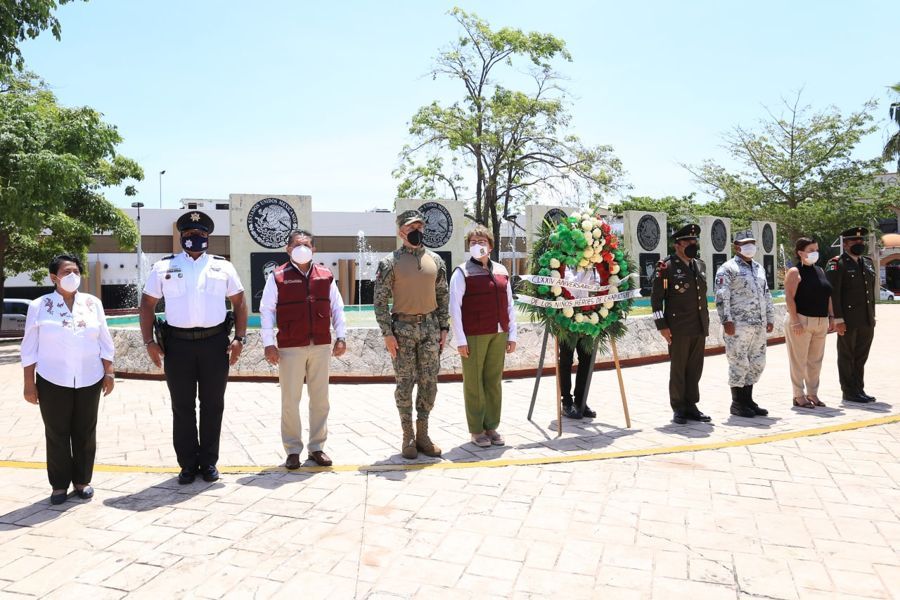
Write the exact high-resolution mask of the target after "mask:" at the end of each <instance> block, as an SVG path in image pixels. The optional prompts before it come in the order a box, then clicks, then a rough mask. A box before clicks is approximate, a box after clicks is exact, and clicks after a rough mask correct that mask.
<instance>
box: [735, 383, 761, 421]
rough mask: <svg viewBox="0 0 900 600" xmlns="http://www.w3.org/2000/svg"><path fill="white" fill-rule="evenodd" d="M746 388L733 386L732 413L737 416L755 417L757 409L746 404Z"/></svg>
mask: <svg viewBox="0 0 900 600" xmlns="http://www.w3.org/2000/svg"><path fill="white" fill-rule="evenodd" d="M744 397H745V395H744V388H742V387H733V388H731V414H733V415H734V416H736V417H755V416H756V411H754V410H753V409H752V408H750V406H748V405H747V404H746V400H744Z"/></svg>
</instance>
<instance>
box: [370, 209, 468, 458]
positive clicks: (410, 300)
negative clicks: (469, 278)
mask: <svg viewBox="0 0 900 600" xmlns="http://www.w3.org/2000/svg"><path fill="white" fill-rule="evenodd" d="M397 228H398V232H397V234H398V236H399V237H400V239H401V240H402V241H403V245H402V246H401V247H400V248H398V249H397V250H395V251H394V252H392V253H391V254H389V255H388V256H386V257H385V258H383V259H382V260H381V262H380V263H379V264H378V272H377V273H376V275H375V298H374V304H375V318H376V320H377V321H378V327H379V328H380V329H381V335H382V336H383V337H384V346H385V348H386V349H387V351H388V352H389V353H390V355H391V359H393V363H394V372H395V374H396V379H397V389H396V391H395V392H394V399H395V401H396V403H397V410H398V412H399V413H400V425H401V427H402V429H403V442H402V445H401V453H402V454H403V458H416V456H417V455H418V453H419V452H422V453H423V454H425V455H426V456H440V455H441V449H440V448H439V447H438V446H437V445H435V444H434V442H432V441H431V438H430V437H429V436H428V416H429V414H430V413H431V409H432V408H433V407H434V399H435V396H436V395H437V377H438V371H439V370H440V366H441V351H442V350H443V349H444V344H445V343H446V341H447V332H448V331H450V287H449V285H448V283H447V267H446V266H445V265H444V261H443V260H442V259H441V257H440V256H438V255H437V254H435V253H434V252H432V251H431V250H429V249H428V248H426V247H425V246H424V245H423V242H424V237H425V236H424V232H425V217H423V216H422V213H420V212H419V211H417V210H407V211H404V212H403V213H401V214H400V215H399V216H398V217H397ZM391 298H393V306H388V303H389V301H390V300H391ZM413 386H417V387H418V390H417V393H416V429H415V431H413V423H412V410H413V404H412V389H413Z"/></svg>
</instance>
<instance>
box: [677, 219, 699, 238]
mask: <svg viewBox="0 0 900 600" xmlns="http://www.w3.org/2000/svg"><path fill="white" fill-rule="evenodd" d="M699 235H700V226H699V225H697V224H696V223H691V224H690V225H685V226H684V227H682V228H681V229H679V230H678V231H676V232H675V233H673V234H672V239H673V240H675V241H676V242H677V241H678V240H696V239H697V237H698V236H699Z"/></svg>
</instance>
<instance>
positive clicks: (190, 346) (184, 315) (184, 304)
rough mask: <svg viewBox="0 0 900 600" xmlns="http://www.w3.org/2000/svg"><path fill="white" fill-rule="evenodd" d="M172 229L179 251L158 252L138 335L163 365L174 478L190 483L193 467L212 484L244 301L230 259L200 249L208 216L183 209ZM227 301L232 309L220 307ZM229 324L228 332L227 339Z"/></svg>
mask: <svg viewBox="0 0 900 600" xmlns="http://www.w3.org/2000/svg"><path fill="white" fill-rule="evenodd" d="M176 227H177V229H178V231H179V232H180V234H181V247H182V248H183V249H184V252H182V253H180V254H173V255H170V256H167V257H165V258H163V259H162V260H160V261H158V262H157V263H156V264H154V265H153V268H152V269H151V270H150V273H149V275H148V277H147V283H146V284H145V286H144V293H143V296H142V297H141V309H140V319H141V333H142V334H143V339H144V346H145V347H146V348H147V353H148V354H149V355H150V359H151V360H152V361H153V364H155V365H156V366H157V367H159V366H162V363H163V358H164V359H165V366H164V367H163V368H164V370H165V374H166V383H167V384H168V387H169V393H170V394H171V396H172V438H173V443H174V446H175V454H176V455H177V456H178V465H179V466H180V467H181V473H179V475H178V483H180V484H189V483H193V481H194V478H195V476H196V474H198V473H199V474H201V475H202V477H203V480H204V481H208V482H212V481H216V480H217V479H218V478H219V471H218V470H217V469H216V463H217V461H218V459H219V434H220V432H221V429H222V412H223V410H224V407H225V385H226V383H227V380H228V368H229V366H230V365H233V364H234V363H235V362H237V359H238V356H240V353H241V349H242V348H243V344H244V335H245V334H246V331H247V303H246V301H245V299H244V288H243V286H242V285H241V282H240V279H239V278H238V275H237V272H236V271H235V269H234V265H232V264H231V263H230V262H229V261H227V260H225V258H223V257H221V256H215V255H211V254H209V253H208V252H207V250H208V248H209V234H211V233H212V232H213V228H214V223H213V220H212V219H211V218H210V217H209V216H208V215H206V214H204V213H202V212H200V211H197V210H193V211H190V212H187V213H185V214H184V215H182V216H181V217H180V218H179V219H178V221H177V222H176ZM160 298H164V299H165V311H166V312H165V316H166V321H165V324H164V325H162V326H161V327H157V331H156V333H157V339H154V335H153V333H154V320H155V309H156V304H157V302H159V299H160ZM226 299H228V300H229V301H230V302H231V305H232V307H233V310H234V312H233V315H232V313H229V312H227V310H226V306H225V300H226ZM232 325H234V329H235V337H234V339H229V337H230V334H231V328H232ZM160 338H162V339H160ZM198 397H199V400H200V423H199V429H198V426H197V415H196V403H197V399H198Z"/></svg>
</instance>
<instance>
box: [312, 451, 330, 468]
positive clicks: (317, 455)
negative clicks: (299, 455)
mask: <svg viewBox="0 0 900 600" xmlns="http://www.w3.org/2000/svg"><path fill="white" fill-rule="evenodd" d="M309 458H310V459H311V460H312V461H313V462H315V463H316V464H317V465H319V466H320V467H330V466H331V459H330V458H328V455H327V454H325V453H324V452H322V451H321V450H316V451H315V452H310V453H309Z"/></svg>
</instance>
